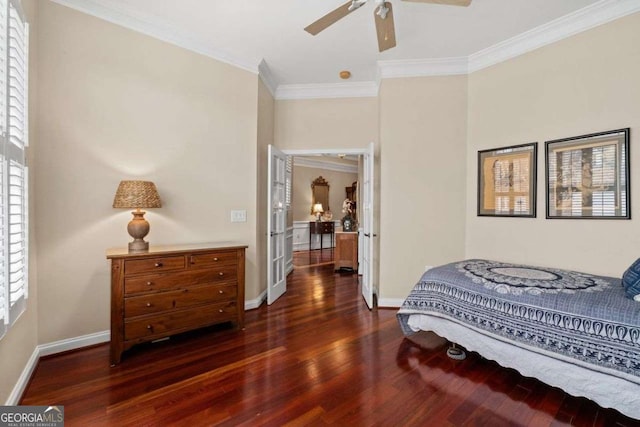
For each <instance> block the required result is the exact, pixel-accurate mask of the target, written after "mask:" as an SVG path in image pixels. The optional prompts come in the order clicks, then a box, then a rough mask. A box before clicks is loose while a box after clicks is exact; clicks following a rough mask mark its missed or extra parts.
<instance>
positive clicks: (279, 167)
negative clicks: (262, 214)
mask: <svg viewBox="0 0 640 427" xmlns="http://www.w3.org/2000/svg"><path fill="white" fill-rule="evenodd" d="M373 150H374V149H373V143H371V144H369V147H368V149H366V150H348V151H347V152H348V154H359V155H362V157H363V176H362V180H361V181H362V184H361V185H362V203H361V209H362V210H361V212H362V214H361V216H360V218H361V223H360V228H359V230H358V231H359V232H360V233H361V234H362V238H361V239H360V241H361V242H362V248H361V249H362V264H363V265H362V269H361V271H362V296H363V298H364V300H365V302H366V304H367V307H369V309H371V308H373V290H374V287H373V263H372V260H373V236H374V234H373V183H374V180H373V178H374V176H373V166H374V163H373V161H374V154H373V153H374V151H373ZM334 151H335V153H334ZM344 152H345V151H344V150H342V151H340V150H327V151H324V153H327V154H338V153H344ZM295 154H296V152H293V151H287V152H283V151H280V150H278V149H277V148H275V147H274V146H272V145H269V154H268V155H269V164H268V182H269V186H268V187H269V189H268V201H267V205H268V209H267V210H268V215H269V217H268V219H267V232H268V235H269V244H268V246H267V264H268V266H267V275H268V280H267V282H268V285H267V303H268V304H272V303H273V302H274V301H276V300H277V299H278V298H279V297H280V296H282V295H283V294H284V293H285V292H286V291H287V274H286V267H285V261H286V258H287V257H286V255H287V254H286V231H287V210H286V203H285V197H286V179H287V156H288V155H295ZM298 154H299V155H300V154H303V153H298ZM305 154H306V153H305Z"/></svg>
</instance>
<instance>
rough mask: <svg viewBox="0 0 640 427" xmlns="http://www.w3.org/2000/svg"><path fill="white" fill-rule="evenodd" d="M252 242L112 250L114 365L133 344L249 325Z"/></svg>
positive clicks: (109, 256) (108, 255) (109, 251)
mask: <svg viewBox="0 0 640 427" xmlns="http://www.w3.org/2000/svg"><path fill="white" fill-rule="evenodd" d="M246 248H247V246H242V245H234V244H229V243H222V244H215V243H207V244H196V245H182V246H156V247H150V248H149V251H148V252H143V253H129V252H128V249H126V248H124V249H110V250H108V251H107V258H108V259H110V260H111V355H110V359H111V365H116V364H118V363H120V359H121V357H122V353H123V352H124V351H125V350H127V349H129V348H131V347H132V346H133V345H135V344H138V343H141V342H145V341H153V340H157V339H160V338H164V337H167V336H170V335H173V334H176V333H180V332H185V331H188V330H191V329H196V328H200V327H203V326H208V325H213V324H217V323H224V322H234V323H235V324H236V325H237V327H238V328H242V327H243V326H244V274H245V273H244V268H245V249H246Z"/></svg>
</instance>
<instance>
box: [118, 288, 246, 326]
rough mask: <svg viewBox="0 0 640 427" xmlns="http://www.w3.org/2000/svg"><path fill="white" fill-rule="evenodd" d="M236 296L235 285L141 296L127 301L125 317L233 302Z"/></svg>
mask: <svg viewBox="0 0 640 427" xmlns="http://www.w3.org/2000/svg"><path fill="white" fill-rule="evenodd" d="M236 295H237V286H236V285H235V284H229V285H200V286H193V287H190V288H187V289H181V290H176V291H168V292H161V293H153V294H148V295H140V296H136V297H130V298H126V299H125V301H124V317H125V318H130V317H135V316H142V315H146V314H153V313H160V312H165V311H170V310H176V309H182V308H189V307H193V306H196V305H203V304H212V303H215V302H225V301H230V300H231V301H233V300H234V299H235V297H236Z"/></svg>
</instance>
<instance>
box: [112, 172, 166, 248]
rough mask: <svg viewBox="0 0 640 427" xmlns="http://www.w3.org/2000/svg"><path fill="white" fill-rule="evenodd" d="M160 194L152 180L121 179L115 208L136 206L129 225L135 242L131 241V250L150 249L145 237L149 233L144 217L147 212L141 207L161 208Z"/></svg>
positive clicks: (115, 199)
mask: <svg viewBox="0 0 640 427" xmlns="http://www.w3.org/2000/svg"><path fill="white" fill-rule="evenodd" d="M160 206H161V204H160V196H159V195H158V190H157V189H156V185H155V184H154V183H153V182H151V181H120V185H119V186H118V190H117V191H116V196H115V198H114V199H113V207H114V208H135V209H136V210H135V211H133V212H131V213H132V214H133V219H132V220H131V221H130V222H129V225H127V231H128V232H129V235H130V236H131V237H133V242H130V243H129V252H143V251H148V250H149V242H145V241H144V237H145V236H146V235H147V234H149V228H150V227H149V223H148V222H147V220H146V219H144V214H145V213H146V212H145V211H143V210H140V209H141V208H144V209H147V208H159V207H160Z"/></svg>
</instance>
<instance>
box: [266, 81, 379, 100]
mask: <svg viewBox="0 0 640 427" xmlns="http://www.w3.org/2000/svg"><path fill="white" fill-rule="evenodd" d="M376 96H378V84H377V83H376V82H353V83H326V84H299V85H279V86H278V89H277V90H276V99H317V98H366V97H376Z"/></svg>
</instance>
